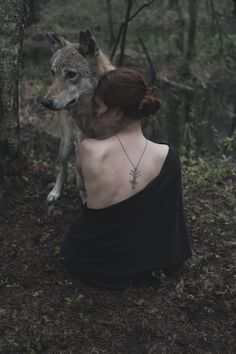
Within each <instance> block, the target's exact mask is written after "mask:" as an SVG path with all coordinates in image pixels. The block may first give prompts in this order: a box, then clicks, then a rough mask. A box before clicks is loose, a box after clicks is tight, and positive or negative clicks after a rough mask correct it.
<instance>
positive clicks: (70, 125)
mask: <svg viewBox="0 0 236 354" xmlns="http://www.w3.org/2000/svg"><path fill="white" fill-rule="evenodd" d="M58 118H59V119H60V123H61V128H62V137H61V142H60V148H59V156H58V172H57V178H56V182H55V184H54V187H53V189H52V190H51V192H50V193H49V194H48V196H47V201H48V202H53V201H56V200H57V199H58V198H59V197H60V195H61V190H62V186H63V184H64V182H65V180H66V177H67V166H68V160H69V156H70V153H71V150H72V147H73V139H74V122H72V119H71V117H70V116H69V114H68V113H67V112H65V111H64V112H63V111H62V112H60V116H59V117H58Z"/></svg>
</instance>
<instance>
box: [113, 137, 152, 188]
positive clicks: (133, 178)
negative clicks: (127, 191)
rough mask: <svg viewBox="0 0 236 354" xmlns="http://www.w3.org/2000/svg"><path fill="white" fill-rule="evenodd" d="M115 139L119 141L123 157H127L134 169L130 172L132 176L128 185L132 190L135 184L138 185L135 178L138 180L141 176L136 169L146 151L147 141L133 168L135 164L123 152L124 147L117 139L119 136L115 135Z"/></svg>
mask: <svg viewBox="0 0 236 354" xmlns="http://www.w3.org/2000/svg"><path fill="white" fill-rule="evenodd" d="M116 137H117V139H118V141H119V143H120V145H121V147H122V149H123V150H124V153H125V155H126V156H127V158H128V160H129V161H130V163H131V165H132V166H133V168H134V169H133V170H132V169H131V172H130V175H131V176H132V180H131V181H130V183H131V184H132V188H133V189H134V188H135V186H136V184H137V183H138V182H137V178H138V177H139V176H141V173H140V171H138V167H139V164H140V162H141V160H142V157H143V155H144V153H145V151H146V148H147V142H148V141H147V139H146V143H145V147H144V149H143V152H142V154H141V156H140V159H139V161H138V163H137V165H136V166H135V164H134V163H133V161H132V160H131V158H130V156H129V154H128V153H127V151H126V150H125V147H124V145H123V144H122V142H121V140H120V138H119V136H118V135H117V134H116Z"/></svg>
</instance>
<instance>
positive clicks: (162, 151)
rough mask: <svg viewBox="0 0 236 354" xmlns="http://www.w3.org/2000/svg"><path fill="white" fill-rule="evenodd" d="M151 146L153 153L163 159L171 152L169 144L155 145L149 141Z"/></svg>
mask: <svg viewBox="0 0 236 354" xmlns="http://www.w3.org/2000/svg"><path fill="white" fill-rule="evenodd" d="M149 145H150V146H151V148H152V149H153V151H154V152H155V153H156V154H158V156H159V157H160V158H161V157H163V158H165V157H166V156H167V155H168V152H169V145H167V144H158V143H154V142H152V141H149Z"/></svg>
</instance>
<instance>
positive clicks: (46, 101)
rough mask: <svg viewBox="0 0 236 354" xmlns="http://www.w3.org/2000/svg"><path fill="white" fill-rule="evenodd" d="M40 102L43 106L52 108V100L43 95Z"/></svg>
mask: <svg viewBox="0 0 236 354" xmlns="http://www.w3.org/2000/svg"><path fill="white" fill-rule="evenodd" d="M41 103H42V105H43V106H44V107H46V108H48V109H53V101H52V100H50V98H46V97H43V98H42V99H41Z"/></svg>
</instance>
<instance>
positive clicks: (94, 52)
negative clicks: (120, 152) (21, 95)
mask: <svg viewBox="0 0 236 354" xmlns="http://www.w3.org/2000/svg"><path fill="white" fill-rule="evenodd" d="M47 38H48V40H49V42H50V44H51V48H52V51H53V55H52V58H51V71H52V75H53V81H52V85H51V87H50V88H49V90H48V92H47V94H46V95H45V96H44V97H43V98H42V99H41V103H42V104H43V105H44V106H45V107H46V108H48V109H51V110H54V111H59V119H61V120H62V128H63V134H62V139H61V142H60V147H59V156H58V173H57V178H56V182H55V184H54V187H53V189H52V190H51V192H50V193H49V194H48V197H47V201H48V202H53V201H56V200H57V199H58V198H59V197H60V195H61V190H62V186H63V183H64V181H65V179H66V175H67V165H68V159H69V155H70V152H71V150H72V147H73V142H74V143H75V144H79V143H80V142H81V140H82V139H83V137H85V136H89V137H95V138H97V139H103V138H106V137H108V136H110V135H112V133H114V132H112V131H111V130H109V129H107V130H105V129H104V128H102V129H101V128H100V127H99V125H98V123H97V121H96V118H95V116H94V114H93V109H92V100H93V96H94V92H95V88H96V85H97V82H98V80H99V78H100V77H101V76H102V75H103V74H104V73H105V72H107V71H109V70H114V69H115V67H114V66H113V65H112V64H111V62H110V61H109V59H108V58H107V56H106V55H105V54H104V53H103V51H102V50H101V49H100V47H99V45H98V43H97V41H96V39H95V37H94V36H93V34H92V33H91V31H90V30H88V29H86V30H83V31H81V32H80V35H79V43H71V42H70V41H68V40H66V39H64V38H63V37H61V36H59V35H58V34H56V33H54V32H47Z"/></svg>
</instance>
